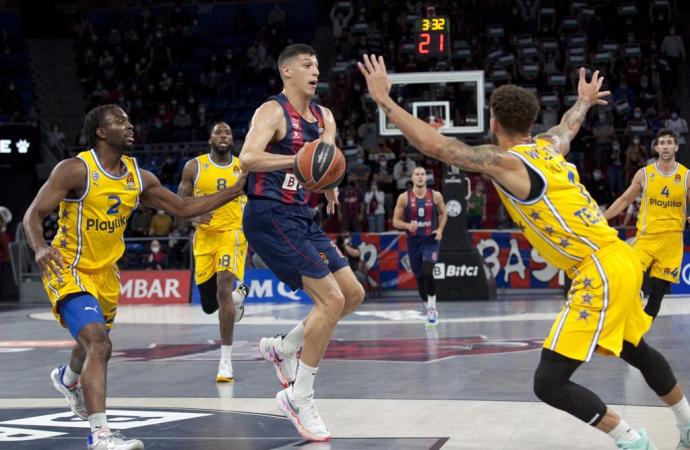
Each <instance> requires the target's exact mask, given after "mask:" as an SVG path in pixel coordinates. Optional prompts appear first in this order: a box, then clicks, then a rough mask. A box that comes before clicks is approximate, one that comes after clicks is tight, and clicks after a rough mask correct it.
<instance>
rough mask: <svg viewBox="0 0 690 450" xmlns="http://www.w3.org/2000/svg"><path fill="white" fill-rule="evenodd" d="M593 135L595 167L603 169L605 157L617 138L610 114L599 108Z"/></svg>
mask: <svg viewBox="0 0 690 450" xmlns="http://www.w3.org/2000/svg"><path fill="white" fill-rule="evenodd" d="M592 135H593V136H594V141H595V147H594V161H595V167H597V168H601V167H602V164H603V161H604V155H606V153H607V152H608V151H609V150H610V148H611V141H612V139H613V138H614V137H615V131H614V129H613V124H612V123H611V121H610V119H609V116H608V114H606V111H605V110H603V109H602V108H598V111H597V119H596V121H595V122H594V125H593V126H592Z"/></svg>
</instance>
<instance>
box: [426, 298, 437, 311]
mask: <svg viewBox="0 0 690 450" xmlns="http://www.w3.org/2000/svg"><path fill="white" fill-rule="evenodd" d="M426 298H427V300H428V301H429V303H427V305H426V307H427V308H436V296H435V295H427V296H426Z"/></svg>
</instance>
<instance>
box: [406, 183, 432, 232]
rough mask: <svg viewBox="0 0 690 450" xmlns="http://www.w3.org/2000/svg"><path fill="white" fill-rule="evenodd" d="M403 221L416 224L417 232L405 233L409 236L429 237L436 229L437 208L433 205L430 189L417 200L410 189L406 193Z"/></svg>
mask: <svg viewBox="0 0 690 450" xmlns="http://www.w3.org/2000/svg"><path fill="white" fill-rule="evenodd" d="M405 220H406V221H407V222H410V223H412V222H417V231H416V232H414V233H410V232H409V231H408V232H407V233H408V234H409V235H410V236H416V237H421V236H431V232H432V231H434V230H435V229H436V228H438V208H437V207H436V204H435V203H434V194H433V191H432V190H431V189H427V190H426V195H425V196H424V197H422V198H417V196H416V195H414V192H413V191H412V190H411V189H410V190H409V191H408V193H407V208H405Z"/></svg>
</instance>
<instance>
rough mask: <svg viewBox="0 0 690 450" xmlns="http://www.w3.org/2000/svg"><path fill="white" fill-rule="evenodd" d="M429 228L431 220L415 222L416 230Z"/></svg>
mask: <svg viewBox="0 0 690 450" xmlns="http://www.w3.org/2000/svg"><path fill="white" fill-rule="evenodd" d="M430 226H431V220H427V221H424V220H418V221H417V228H423V227H430Z"/></svg>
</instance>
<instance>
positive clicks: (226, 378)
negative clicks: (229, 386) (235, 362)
mask: <svg viewBox="0 0 690 450" xmlns="http://www.w3.org/2000/svg"><path fill="white" fill-rule="evenodd" d="M233 381H235V376H234V375H233V373H232V361H230V360H229V359H223V358H221V359H220V362H219V363H218V375H216V382H217V383H232V382H233Z"/></svg>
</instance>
